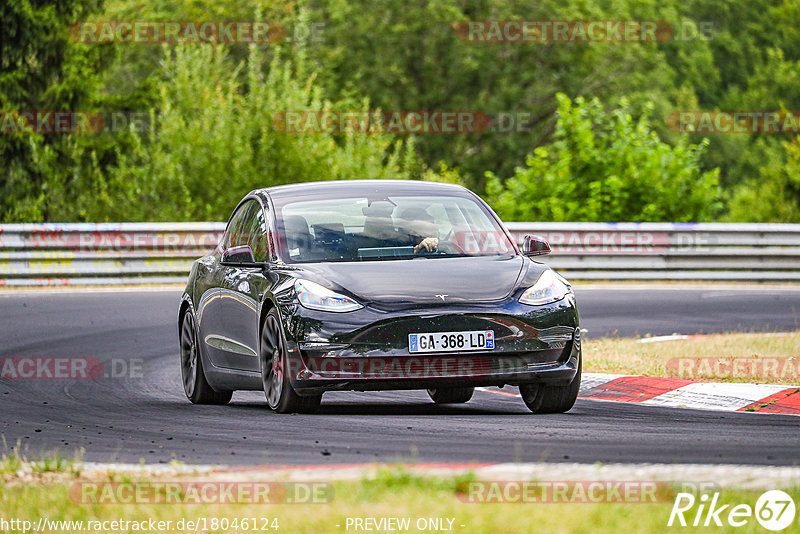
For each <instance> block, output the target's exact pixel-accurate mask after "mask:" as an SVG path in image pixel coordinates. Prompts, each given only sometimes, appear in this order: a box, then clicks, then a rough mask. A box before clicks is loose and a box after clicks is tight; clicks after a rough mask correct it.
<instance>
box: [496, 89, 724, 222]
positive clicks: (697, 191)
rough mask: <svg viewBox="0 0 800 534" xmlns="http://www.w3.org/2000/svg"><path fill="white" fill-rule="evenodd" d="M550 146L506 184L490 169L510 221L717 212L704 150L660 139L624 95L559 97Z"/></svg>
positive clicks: (689, 216) (668, 217)
mask: <svg viewBox="0 0 800 534" xmlns="http://www.w3.org/2000/svg"><path fill="white" fill-rule="evenodd" d="M557 99H558V102H559V108H558V124H557V127H556V133H555V136H554V140H553V142H552V143H551V144H549V145H546V146H543V147H539V148H537V149H536V150H534V153H533V154H532V155H530V156H528V159H527V165H526V167H523V168H517V170H516V172H515V173H514V175H513V176H511V177H510V178H508V179H507V180H506V181H505V183H503V182H502V181H501V180H500V179H499V178H498V177H497V176H495V175H494V174H492V173H487V176H488V178H489V182H488V185H487V195H488V200H489V202H490V203H491V204H492V205H493V207H494V208H495V209H496V210H497V211H498V213H499V214H500V216H501V217H503V218H504V219H505V220H512V221H636V222H639V221H679V222H680V221H705V220H711V219H713V217H714V216H716V215H717V213H718V211H719V209H720V202H719V199H720V195H721V193H720V190H719V187H718V184H717V172H716V171H710V172H705V173H703V172H700V171H699V170H698V166H697V159H698V157H699V155H700V153H701V151H702V150H703V148H704V147H705V144H703V145H701V146H696V145H690V144H688V143H687V142H686V141H685V139H684V140H681V141H680V142H679V143H678V144H677V145H676V146H674V147H672V146H670V145H668V144H666V143H663V142H662V141H660V140H659V138H658V136H657V135H656V133H655V132H654V131H653V130H652V128H651V125H650V123H649V119H648V115H647V113H645V114H644V115H643V116H642V117H640V118H639V119H634V118H633V117H632V115H631V113H630V108H629V104H628V103H627V102H626V101H625V100H623V101H622V102H621V103H620V106H619V107H618V108H617V109H614V110H613V111H605V110H604V108H603V106H602V105H601V104H600V103H599V101H598V100H596V99H595V100H592V101H590V102H586V101H584V100H583V99H582V98H578V99H576V100H575V102H574V103H573V102H572V101H571V100H570V99H569V98H567V97H566V96H565V95H563V94H558V95H557Z"/></svg>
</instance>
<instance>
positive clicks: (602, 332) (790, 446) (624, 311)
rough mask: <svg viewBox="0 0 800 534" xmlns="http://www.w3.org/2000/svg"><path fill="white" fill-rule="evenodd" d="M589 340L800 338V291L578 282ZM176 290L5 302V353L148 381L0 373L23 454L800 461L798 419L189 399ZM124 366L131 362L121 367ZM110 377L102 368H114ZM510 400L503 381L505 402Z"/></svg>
mask: <svg viewBox="0 0 800 534" xmlns="http://www.w3.org/2000/svg"><path fill="white" fill-rule="evenodd" d="M576 292H577V297H578V303H579V306H580V309H581V320H582V325H583V326H584V327H585V328H587V329H588V335H589V336H591V337H600V336H608V335H620V336H629V335H645V334H651V335H663V334H671V333H675V332H679V333H684V334H693V333H708V332H725V331H732V330H738V331H763V332H767V331H789V330H796V329H800V290H797V289H784V288H771V289H769V288H768V289H708V290H706V289H702V288H698V287H683V288H681V287H674V288H668V289H650V288H645V289H637V288H624V289H620V288H616V289H615V288H586V289H581V288H578V289H577V291H576ZM178 296H179V291H176V290H159V291H155V290H133V291H125V292H120V291H96V292H73V291H52V292H51V291H47V292H41V291H40V292H7V293H0V356H2V357H15V356H28V357H36V356H45V357H55V356H91V357H95V358H99V359H102V360H109V359H115V360H118V361H117V363H118V364H119V365H118V367H117V370H119V371H120V372H122V371H124V368H123V367H124V366H125V365H127V366H130V364H131V363H132V362H134V363H135V362H137V361H138V362H139V363H140V365H141V373H142V378H131V377H129V376H127V377H121V378H113V377H99V378H96V379H93V380H69V381H67V380H23V379H18V380H0V414H2V416H1V419H0V420H1V421H2V422H0V434H2V436H3V438H4V439H5V441H6V444H7V447H12V446H17V443H19V446H20V447H21V448H22V449H23V451H24V453H25V454H27V455H28V456H31V457H33V456H37V455H40V454H43V453H48V452H51V451H53V450H55V449H58V450H60V451H62V453H63V454H67V455H69V454H72V453H73V451H75V450H78V449H83V451H84V453H83V458H84V459H85V460H88V461H98V462H138V461H140V459H144V461H146V462H148V463H159V462H168V461H170V460H171V459H173V458H175V459H177V460H180V461H183V462H186V463H211V464H228V465H255V464H343V463H361V462H377V461H380V462H385V461H433V462H439V461H447V462H481V463H494V462H508V461H524V462H534V461H549V462H559V461H561V462H598V461H599V462H604V463H609V462H659V463H734V464H762V465H795V464H800V460H799V459H798V455H797V444H798V438H797V436H798V429H799V428H800V418H798V417H794V416H782V415H762V414H750V413H721V412H712V411H699V410H688V409H679V408H678V409H675V408H660V407H653V406H638V405H634V404H628V403H613V402H603V401H591V400H581V399H579V400H578V402H577V404H576V406H575V407H574V408H573V409H572V410H571V411H570V412H569V413H567V414H560V415H539V416H537V415H532V414H530V413H529V412H528V410H527V408H525V406H524V404H523V403H522V401H521V400H520V399H519V398H518V397H514V396H509V395H507V394H506V395H503V394H497V393H492V392H485V391H476V393H475V396H474V397H473V400H472V401H470V402H469V403H468V404H466V405H460V406H453V407H437V406H435V405H433V404H432V403H431V402H430V400H429V399H428V397H427V395H426V394H425V393H424V392H422V391H409V392H367V393H335V394H326V395H325V397H324V399H323V404H322V409H321V412H320V413H319V414H316V415H276V414H274V413H272V412H271V411H270V410H269V409H268V408H267V407H266V403H265V400H264V397H263V395H262V394H259V393H256V392H239V393H236V394H235V395H234V398H233V401H232V404H231V405H229V406H223V407H214V406H193V405H191V404H190V403H189V402H188V401H187V400H186V398H185V396H184V394H183V391H182V387H181V382H180V371H179V367H178V356H177V340H176V338H177V332H176V330H177V329H176V326H175V324H176V318H175V313H176V311H177V302H178ZM120 362H121V363H120ZM106 367H107V368H108V366H106ZM512 391H513V392H516V389H515V388H505V389H504V390H503V393H508V392H512Z"/></svg>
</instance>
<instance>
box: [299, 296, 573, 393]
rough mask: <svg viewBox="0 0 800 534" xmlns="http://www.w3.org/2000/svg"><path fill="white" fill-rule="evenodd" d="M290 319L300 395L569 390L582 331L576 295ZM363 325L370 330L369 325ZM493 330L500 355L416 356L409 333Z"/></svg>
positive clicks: (304, 314) (304, 313) (301, 315)
mask: <svg viewBox="0 0 800 534" xmlns="http://www.w3.org/2000/svg"><path fill="white" fill-rule="evenodd" d="M284 312H285V313H287V314H288V318H289V321H288V326H289V328H288V330H289V331H288V332H287V345H288V347H287V348H288V354H289V370H288V371H289V373H288V374H289V377H290V380H291V383H292V386H293V387H294V389H295V390H296V391H297V392H298V393H299V394H306V395H313V394H319V393H322V392H325V391H336V390H355V391H368V390H390V389H425V388H441V387H469V386H473V387H474V386H503V385H521V384H530V383H547V384H552V385H564V384H567V383H569V382H570V381H571V380H572V379H573V378H574V377H575V374H576V372H577V369H578V362H579V360H580V358H581V332H580V326H579V322H578V313H577V308H576V306H575V301H574V297H573V296H569V297H567V298H566V299H564V300H562V301H559V302H555V303H552V304H549V305H546V306H537V307H532V306H526V305H524V304H520V303H519V302H517V301H514V300H508V301H506V302H502V303H499V304H493V305H480V306H472V307H460V308H454V307H446V308H445V307H437V306H430V307H423V308H420V307H417V308H413V309H403V310H386V309H375V308H371V307H366V308H364V309H362V310H358V311H356V312H351V313H344V314H331V313H324V312H315V311H312V310H307V309H305V308H302V307H299V306H293V307H292V308H291V309H286V310H284ZM365 325H366V326H365ZM465 330H492V331H493V332H494V333H495V349H494V350H491V351H476V352H470V351H464V352H443V353H426V354H412V353H409V351H408V334H409V333H417V332H448V331H465Z"/></svg>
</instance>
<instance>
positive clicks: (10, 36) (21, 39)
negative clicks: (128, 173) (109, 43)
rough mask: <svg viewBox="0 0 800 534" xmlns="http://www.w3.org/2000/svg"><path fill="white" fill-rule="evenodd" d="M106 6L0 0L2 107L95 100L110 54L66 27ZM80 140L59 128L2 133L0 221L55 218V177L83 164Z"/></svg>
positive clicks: (94, 1)
mask: <svg viewBox="0 0 800 534" xmlns="http://www.w3.org/2000/svg"><path fill="white" fill-rule="evenodd" d="M99 5H100V1H99V0H57V1H48V2H45V1H39V0H10V1H4V2H0V111H2V112H4V113H8V114H9V116H13V113H14V112H16V111H78V110H81V107H82V106H83V105H85V104H87V103H88V102H89V101H90V100H91V97H92V95H93V94H94V93H95V92H96V91H97V90H98V89H99V85H100V80H99V76H98V70H99V69H102V65H103V59H104V54H103V53H102V52H103V51H102V50H101V49H95V50H89V49H88V48H87V47H85V46H83V45H81V44H79V43H75V42H72V41H70V40H69V38H68V32H67V28H68V26H69V24H71V23H72V22H75V21H76V20H80V19H81V18H83V17H85V16H86V15H87V14H88V13H90V12H92V11H94V10H96V9H98V7H99ZM73 142H74V140H73V139H70V138H69V136H64V135H55V134H42V133H5V134H3V135H0V161H2V162H3V171H2V180H0V220H4V221H39V220H43V219H47V218H49V217H50V215H51V214H50V212H49V210H50V205H49V202H50V199H48V192H49V184H51V183H53V182H57V181H60V182H63V181H66V180H69V176H70V173H71V172H72V171H73V170H74V168H75V167H76V165H79V164H80V163H79V162H78V161H76V159H75V157H74V156H75V154H74V150H73ZM56 176H57V178H56ZM58 202H59V203H63V202H69V199H58Z"/></svg>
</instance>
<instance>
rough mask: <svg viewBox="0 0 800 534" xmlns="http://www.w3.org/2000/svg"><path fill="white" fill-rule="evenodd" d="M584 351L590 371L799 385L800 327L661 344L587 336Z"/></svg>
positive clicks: (587, 370)
mask: <svg viewBox="0 0 800 534" xmlns="http://www.w3.org/2000/svg"><path fill="white" fill-rule="evenodd" d="M645 339H646V338H645ZM583 350H584V352H583V354H584V367H583V370H584V371H586V372H593V373H613V374H630V375H645V376H664V377H675V378H688V379H694V380H712V381H717V382H759V383H767V384H787V385H800V331H799V332H790V333H786V334H760V333H746V334H740V333H731V334H712V335H704V336H697V337H690V338H688V339H681V340H673V341H661V342H656V343H641V342H640V341H639V340H638V339H634V338H618V339H613V338H604V339H597V340H593V339H587V340H586V341H585V342H584V344H583Z"/></svg>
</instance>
